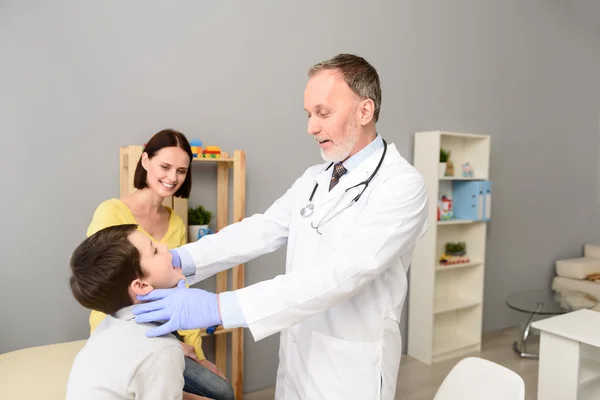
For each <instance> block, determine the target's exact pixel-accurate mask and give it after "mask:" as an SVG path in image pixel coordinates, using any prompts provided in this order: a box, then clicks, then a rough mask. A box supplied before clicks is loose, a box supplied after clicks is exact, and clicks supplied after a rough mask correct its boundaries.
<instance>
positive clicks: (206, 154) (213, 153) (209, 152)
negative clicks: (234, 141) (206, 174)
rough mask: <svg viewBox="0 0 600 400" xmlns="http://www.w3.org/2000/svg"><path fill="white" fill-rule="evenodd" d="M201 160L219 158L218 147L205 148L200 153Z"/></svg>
mask: <svg viewBox="0 0 600 400" xmlns="http://www.w3.org/2000/svg"><path fill="white" fill-rule="evenodd" d="M202 157H203V158H221V149H220V148H219V147H218V146H206V148H205V149H204V151H203V152H202Z"/></svg>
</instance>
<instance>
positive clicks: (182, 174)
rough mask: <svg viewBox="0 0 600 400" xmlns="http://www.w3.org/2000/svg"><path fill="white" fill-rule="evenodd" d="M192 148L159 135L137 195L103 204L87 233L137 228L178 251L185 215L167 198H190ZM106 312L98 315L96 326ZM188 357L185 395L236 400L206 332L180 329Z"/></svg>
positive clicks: (172, 134)
mask: <svg viewBox="0 0 600 400" xmlns="http://www.w3.org/2000/svg"><path fill="white" fill-rule="evenodd" d="M191 162H192V150H191V148H190V144H189V142H188V141H187V139H186V137H185V136H184V135H183V134H182V133H180V132H177V131H174V130H169V129H167V130H162V131H160V132H158V133H156V134H155V135H154V136H153V137H152V138H151V139H150V140H149V141H148V143H147V144H146V147H145V148H144V152H143V153H142V156H141V157H140V160H139V161H138V164H137V166H136V170H135V175H134V187H135V188H136V189H138V190H137V191H135V192H134V193H132V194H130V195H129V196H126V197H124V198H122V199H109V200H106V201H104V202H103V203H101V204H100V205H99V206H98V208H97V209H96V211H95V212H94V216H93V219H92V222H91V224H90V226H89V227H88V230H87V235H88V236H90V235H92V234H94V233H95V232H97V231H99V230H100V229H103V228H105V227H107V226H112V225H120V224H137V225H138V230H139V231H140V232H142V233H144V234H145V235H147V236H148V237H149V238H150V239H151V240H153V241H155V242H157V243H162V244H166V245H167V247H168V248H169V249H173V248H176V247H179V246H183V245H184V244H186V228H185V225H184V223H183V220H182V219H181V217H179V216H178V215H177V214H176V213H175V212H174V211H173V210H172V209H171V208H170V207H167V206H164V205H163V204H162V203H163V200H164V199H165V198H166V197H169V196H175V197H183V198H188V197H189V195H190V191H191V188H192V172H191ZM104 317H105V314H103V313H101V312H99V311H95V310H94V311H92V312H91V314H90V328H91V332H93V331H94V329H95V328H96V326H97V325H98V324H99V323H100V322H101V321H102V319H104ZM177 333H178V334H179V339H180V340H181V341H182V343H181V346H182V347H183V350H184V353H185V355H186V357H185V372H184V378H185V387H184V389H183V390H184V391H185V392H189V393H193V394H197V395H200V396H207V397H210V398H213V399H215V400H220V399H227V400H229V399H233V388H232V387H231V385H230V384H229V382H227V380H226V378H225V376H224V374H223V373H222V372H221V371H219V370H218V369H217V367H216V366H215V365H214V364H213V363H211V362H210V361H208V360H207V359H206V357H205V356H204V352H203V351H202V337H201V336H200V331H199V330H197V329H194V330H185V331H178V332H177Z"/></svg>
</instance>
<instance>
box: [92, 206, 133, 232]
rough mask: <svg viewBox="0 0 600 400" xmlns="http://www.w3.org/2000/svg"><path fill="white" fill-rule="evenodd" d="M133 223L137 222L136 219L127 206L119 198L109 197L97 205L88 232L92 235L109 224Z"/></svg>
mask: <svg viewBox="0 0 600 400" xmlns="http://www.w3.org/2000/svg"><path fill="white" fill-rule="evenodd" d="M132 223H135V219H134V218H133V216H132V215H131V213H130V212H129V209H128V208H127V206H126V205H125V204H124V203H123V202H121V200H119V199H108V200H104V201H103V202H102V203H100V204H99V205H98V207H96V210H95V211H94V214H93V216H92V221H91V222H90V225H89V226H88V230H87V234H88V236H90V235H92V234H93V233H95V232H98V231H99V230H100V229H103V228H106V227H107V226H112V225H120V224H132Z"/></svg>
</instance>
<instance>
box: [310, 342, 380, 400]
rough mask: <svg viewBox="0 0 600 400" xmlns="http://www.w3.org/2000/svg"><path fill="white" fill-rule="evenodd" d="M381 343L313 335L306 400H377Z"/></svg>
mask: <svg viewBox="0 0 600 400" xmlns="http://www.w3.org/2000/svg"><path fill="white" fill-rule="evenodd" d="M380 370H381V342H380V341H376V342H356V341H346V340H341V339H337V338H334V337H331V336H327V335H324V334H322V333H319V332H316V331H315V332H313V337H312V341H311V348H310V356H309V359H308V377H307V387H306V391H305V393H306V396H305V398H306V399H311V400H337V399H339V400H353V399H356V400H359V399H360V400H367V399H369V400H371V399H373V400H374V399H378V398H379V393H380V387H381V372H380Z"/></svg>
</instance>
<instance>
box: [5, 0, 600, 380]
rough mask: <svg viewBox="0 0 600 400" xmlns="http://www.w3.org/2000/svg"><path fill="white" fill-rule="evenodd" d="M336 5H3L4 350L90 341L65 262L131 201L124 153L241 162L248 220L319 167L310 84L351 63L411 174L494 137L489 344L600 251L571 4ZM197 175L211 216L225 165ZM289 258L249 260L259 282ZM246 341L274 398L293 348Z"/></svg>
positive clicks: (592, 57) (586, 83)
mask: <svg viewBox="0 0 600 400" xmlns="http://www.w3.org/2000/svg"><path fill="white" fill-rule="evenodd" d="M232 3H233V4H232ZM320 3H321V2H320V1H319V2H317V1H312V2H306V1H304V2H293V3H292V2H281V1H271V2H265V1H261V2H258V1H254V2H242V1H240V2H229V3H227V4H226V3H214V2H213V3H206V2H198V1H179V2H169V3H167V2H161V3H158V2H149V1H128V2H123V1H103V2H81V1H70V2H68V1H53V2H43V1H37V2H33V1H29V2H22V1H16V0H13V1H6V0H5V1H4V2H1V3H0V54H1V57H2V61H1V62H0V132H1V135H2V142H1V143H2V148H1V151H2V156H1V157H0V171H2V172H4V174H2V179H3V188H4V189H3V190H2V195H1V196H0V207H1V209H2V210H4V213H3V214H4V216H3V218H2V227H3V232H4V233H3V236H2V240H1V241H0V254H2V256H3V260H2V266H1V267H0V317H1V320H2V323H1V324H0V352H4V351H9V350H13V349H18V348H22V347H26V346H32V345H39V344H46V343H54V342H59V341H67V340H73V339H80V338H83V337H85V336H86V335H87V332H88V325H87V315H88V313H87V311H85V310H83V309H82V308H81V307H80V306H78V305H77V304H76V303H75V301H74V300H73V299H72V297H71V295H70V293H69V290H68V286H67V274H68V268H67V262H68V259H69V256H70V252H71V251H72V250H73V248H74V247H75V246H76V245H77V244H78V243H79V241H80V240H81V239H82V238H83V237H84V233H85V229H86V227H87V224H88V223H89V221H90V217H91V214H92V212H93V210H94V208H95V207H96V206H97V205H98V204H99V203H100V202H101V201H103V200H104V199H106V198H109V197H115V196H118V161H117V154H118V148H119V147H120V146H123V145H127V144H131V143H143V141H144V140H146V139H147V138H148V137H149V136H150V135H151V134H152V133H154V132H156V131H158V130H160V129H162V128H164V127H173V128H176V129H179V130H181V131H183V132H184V133H185V134H186V135H188V137H190V138H200V139H202V140H203V141H204V142H205V143H213V144H217V145H220V146H221V147H223V148H224V150H229V151H231V150H233V149H236V148H240V149H244V150H246V152H247V160H248V179H247V189H248V196H247V213H248V214H251V213H255V212H260V211H263V210H264V209H265V208H266V207H268V206H269V205H270V204H271V203H272V201H274V200H275V199H276V198H277V197H278V196H279V195H281V194H282V193H283V192H284V191H285V190H286V188H287V187H288V185H289V184H291V183H292V182H293V180H294V179H295V177H297V175H298V174H300V173H301V172H302V171H303V170H304V168H305V167H306V166H308V165H310V164H312V163H315V162H320V158H319V155H318V150H317V149H316V147H315V145H314V143H313V141H312V140H311V139H310V138H309V137H308V136H307V134H306V116H305V113H304V112H303V110H302V108H303V103H302V102H303V90H304V85H305V82H306V70H307V68H308V67H309V66H310V65H311V64H312V63H314V62H317V61H320V60H322V59H324V58H328V57H330V56H333V55H334V54H336V53H339V52H354V53H358V54H361V55H363V56H365V57H366V58H367V59H368V60H370V61H371V62H372V63H373V64H374V65H375V66H376V67H377V68H378V70H379V72H380V74H381V78H382V82H383V93H384V94H383V107H382V117H381V121H380V124H379V131H380V132H381V133H382V134H383V135H384V136H385V137H386V138H387V139H388V141H390V142H395V143H396V144H397V146H398V148H399V149H400V150H401V151H402V152H403V153H404V154H405V155H406V157H407V158H408V159H409V160H411V159H412V133H413V132H415V131H419V130H428V129H447V130H455V131H466V132H476V133H486V134H491V135H492V165H491V176H492V179H493V181H494V183H495V186H494V190H495V195H494V209H493V222H491V223H490V229H489V252H488V256H489V257H488V269H487V273H486V284H485V308H484V328H485V330H486V331H489V330H494V329H499V328H504V327H507V326H511V325H513V324H515V323H516V322H517V321H519V317H520V316H519V315H515V314H514V313H511V312H509V310H507V308H506V307H505V305H504V300H505V297H506V296H507V295H508V294H509V293H510V292H511V291H513V290H517V289H525V288H529V287H534V286H544V285H547V284H548V283H549V280H550V278H551V276H552V274H553V272H552V262H553V260H555V259H556V258H558V257H569V256H575V255H578V254H580V253H581V248H582V245H583V244H584V243H586V242H594V241H596V242H598V241H600V231H599V230H598V229H597V226H598V223H599V222H600V220H599V215H598V210H599V207H598V206H599V201H600V198H599V195H598V187H599V176H598V171H599V168H600V167H599V144H600V143H599V141H600V135H599V133H600V132H599V127H598V125H599V121H598V118H599V115H598V113H599V109H600V107H599V94H600V90H599V89H600V76H599V72H598V71H600V51H599V47H600V40H599V36H598V35H597V33H596V32H595V31H594V30H593V29H591V28H588V26H587V25H585V24H584V23H582V22H580V21H579V20H578V19H577V18H575V17H574V16H573V15H572V14H570V13H569V12H568V11H567V10H566V9H565V8H564V7H563V3H562V2H560V1H542V0H537V1H533V0H531V1H527V2H524V1H522V0H505V1H497V0H487V1H482V0H455V1H452V2H449V1H446V0H437V1H433V0H432V1H422V0H412V1H376V2H375V1H374V2H372V3H371V6H369V5H368V2H364V1H362V2H358V1H353V2H351V3H350V2H347V1H346V2H344V1H330V2H327V3H325V2H323V4H320ZM165 4H168V5H165ZM267 146H270V147H271V148H273V149H275V150H273V151H269V150H267ZM197 167H198V168H195V170H194V172H197V173H196V175H197V176H196V179H195V181H194V187H195V192H194V196H193V198H192V199H191V200H192V203H194V204H196V203H198V202H204V203H205V204H207V205H208V206H209V207H212V206H214V203H215V201H214V193H213V191H212V190H213V187H214V186H212V185H213V184H214V178H213V175H212V172H214V170H211V168H210V167H202V168H200V167H199V166H197ZM203 169H206V172H207V174H204V175H202V176H200V175H201V173H202V172H203ZM259 184H262V185H263V187H262V189H259ZM307 195H308V193H307ZM283 260H284V258H283V252H282V251H280V252H277V253H275V254H272V255H269V256H266V257H264V258H261V259H259V260H256V261H254V262H252V263H250V264H249V265H248V268H247V275H246V276H247V283H248V284H251V283H254V282H257V281H260V280H263V279H267V278H270V277H272V276H274V275H276V274H278V273H281V272H282V271H283V270H284V266H283ZM211 286H212V287H214V281H209V282H206V283H203V287H207V288H210V287H211ZM405 331H406V330H405ZM246 343H247V345H246V362H245V365H246V383H245V387H246V389H247V390H249V391H252V390H256V389H259V388H263V387H267V386H271V385H273V384H274V381H275V369H276V365H277V346H278V338H277V337H276V336H273V337H269V338H267V339H265V340H263V341H260V342H259V343H254V342H253V340H252V339H251V336H250V335H249V334H247V335H246Z"/></svg>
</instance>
